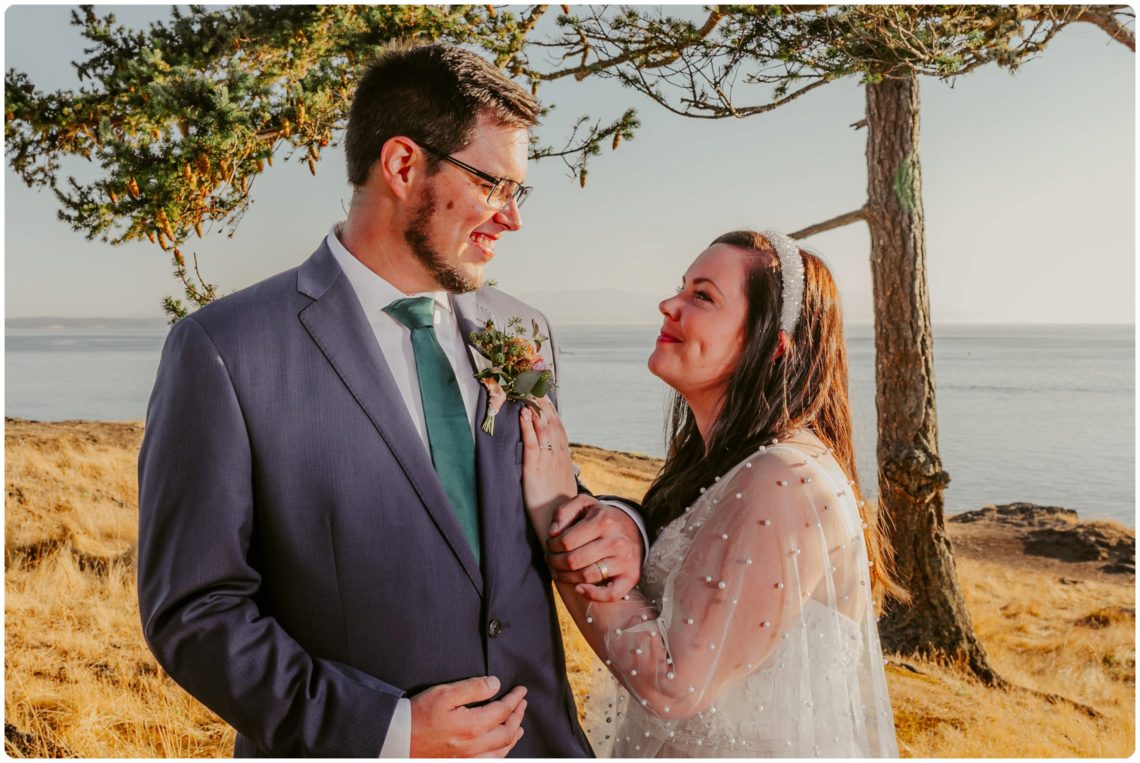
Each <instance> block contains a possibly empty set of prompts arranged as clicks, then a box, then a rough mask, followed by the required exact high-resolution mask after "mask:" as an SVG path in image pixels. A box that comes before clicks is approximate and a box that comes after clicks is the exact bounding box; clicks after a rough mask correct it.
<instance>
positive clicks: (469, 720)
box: [411, 676, 526, 758]
mask: <svg viewBox="0 0 1140 763" xmlns="http://www.w3.org/2000/svg"><path fill="white" fill-rule="evenodd" d="M498 691H499V679H498V678H495V677H494V676H487V677H486V678H483V677H479V678H468V679H466V680H465V681H456V682H455V683H450V684H440V685H438V686H433V687H431V688H430V689H426V690H424V691H422V692H420V693H419V694H417V695H416V696H414V697H412V749H411V754H412V757H413V758H503V757H506V755H507V753H508V752H510V751H511V749H512V748H513V747H514V746H515V745H516V744H518V741H519V740H520V739H522V735H523V730H522V719H523V713H524V712H525V711H526V700H525V699H523V697H525V696H526V688H525V687H523V686H516V687H515V688H513V689H511V690H510V691H509V692H507V693H506V694H505V695H503V697H502V698H501V699H498V700H496V701H494V702H488V703H487V704H485V705H482V706H480V707H467V705H469V704H472V703H475V702H485V701H486V700H489V699H490V698H491V697H493V696H495V693H496V692H498Z"/></svg>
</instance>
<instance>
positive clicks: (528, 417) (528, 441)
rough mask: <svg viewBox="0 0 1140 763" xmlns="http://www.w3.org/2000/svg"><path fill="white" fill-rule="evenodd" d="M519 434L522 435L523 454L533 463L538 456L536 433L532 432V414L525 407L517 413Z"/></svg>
mask: <svg viewBox="0 0 1140 763" xmlns="http://www.w3.org/2000/svg"><path fill="white" fill-rule="evenodd" d="M519 433H520V434H521V435H522V442H523V452H524V454H525V455H526V457H528V458H530V459H532V461H533V459H534V458H535V457H537V456H538V455H539V453H538V433H537V432H535V431H534V414H533V413H531V411H530V408H527V407H526V406H525V405H524V406H523V409H522V412H521V413H519Z"/></svg>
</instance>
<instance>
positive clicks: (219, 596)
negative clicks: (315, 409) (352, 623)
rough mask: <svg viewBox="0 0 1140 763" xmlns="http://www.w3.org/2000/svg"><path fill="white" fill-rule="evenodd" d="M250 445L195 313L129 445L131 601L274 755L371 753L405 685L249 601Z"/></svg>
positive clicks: (181, 670) (196, 688)
mask: <svg viewBox="0 0 1140 763" xmlns="http://www.w3.org/2000/svg"><path fill="white" fill-rule="evenodd" d="M252 461H253V453H252V452H251V448H250V441H249V437H248V434H247V431H246V427H245V421H244V418H243V415H242V411H241V408H240V404H239V400H238V397H237V395H236V394H235V390H234V387H233V384H232V382H231V379H230V375H229V372H228V370H227V368H226V365H225V361H224V359H223V358H222V356H221V355H220V353H219V352H218V351H217V349H216V348H215V346H214V343H213V342H212V341H211V339H210V337H209V336H208V335H207V333H206V331H205V330H204V329H203V328H202V326H201V325H200V324H199V323H198V322H197V321H196V320H195V319H194V318H193V317H191V318H187V319H185V320H183V321H181V322H180V323H179V324H177V325H176V326H175V327H174V328H173V329H172V330H171V332H170V335H169V337H168V338H167V341H166V345H165V347H164V348H163V353H162V360H161V363H160V365H159V370H158V378H157V380H156V382H155V387H154V392H153V393H152V395H151V399H150V403H149V405H148V408H147V421H146V433H145V437H144V439H143V444H142V450H141V452H140V455H139V546H138V560H139V561H138V580H139V609H140V613H141V616H142V624H143V632H144V635H145V636H146V640H147V644H148V645H149V646H150V649H151V651H152V652H154V655H155V657H156V658H157V659H158V661H159V663H160V664H161V665H162V667H163V668H164V669H165V670H166V671H167V672H168V673H169V674H170V676H171V677H172V678H174V680H175V681H177V682H178V683H179V684H180V685H181V686H182V687H183V688H185V689H186V690H187V691H188V692H190V694H192V695H193V696H195V697H196V698H197V699H199V700H200V701H201V702H202V703H203V704H205V705H206V706H207V707H209V708H210V709H211V710H213V711H214V712H216V713H217V714H218V715H220V716H221V717H222V718H223V719H224V720H225V721H226V722H227V723H229V724H230V725H232V726H233V727H234V728H236V729H237V730H238V731H239V732H241V733H242V734H243V735H245V736H247V737H249V738H250V739H252V740H253V741H254V742H255V743H256V744H257V745H258V747H259V748H260V749H261V750H263V751H265V752H268V753H271V754H273V755H275V756H290V757H299V756H319V757H357V756H360V757H363V756H369V757H376V756H377V755H379V753H380V750H381V747H382V745H383V743H384V738H385V735H386V733H387V729H388V725H389V723H390V721H391V718H392V714H393V713H394V711H395V709H396V704H397V701H398V700H399V698H400V697H401V696H403V694H404V692H402V691H401V690H400V689H398V688H396V687H393V686H390V685H388V684H386V683H384V682H382V681H380V680H379V679H377V678H375V677H373V676H371V675H368V674H366V673H363V672H361V671H359V670H357V669H355V668H352V667H350V666H348V665H344V664H341V663H338V662H334V661H331V660H324V659H317V658H315V657H313V656H312V655H310V654H308V653H307V652H306V651H305V650H304V649H303V648H302V647H301V646H300V645H299V644H298V643H297V642H296V641H295V640H294V639H293V638H291V637H290V635H289V634H288V633H287V632H286V631H285V630H284V629H283V628H282V627H281V626H280V624H279V623H278V622H277V621H276V620H275V619H274V618H272V617H269V616H266V615H264V614H263V613H262V612H261V611H259V607H258V604H257V594H258V590H259V588H260V584H261V576H260V573H259V572H258V570H257V568H256V566H255V565H254V564H252V563H251V561H250V544H251V538H252V535H253V527H254V523H255V522H256V520H257V516H256V514H257V511H256V505H255V502H254V497H253V491H252V481H251V470H252Z"/></svg>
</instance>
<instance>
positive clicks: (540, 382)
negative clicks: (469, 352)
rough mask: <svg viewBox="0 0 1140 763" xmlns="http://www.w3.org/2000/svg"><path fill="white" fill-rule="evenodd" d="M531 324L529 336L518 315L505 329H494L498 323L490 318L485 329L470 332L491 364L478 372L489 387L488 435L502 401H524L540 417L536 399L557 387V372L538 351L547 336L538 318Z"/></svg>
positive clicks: (479, 349) (474, 345) (477, 348)
mask: <svg viewBox="0 0 1140 763" xmlns="http://www.w3.org/2000/svg"><path fill="white" fill-rule="evenodd" d="M530 324H531V338H530V339H527V338H526V332H525V331H524V330H523V325H522V319H521V318H517V317H516V318H511V319H510V320H509V321H507V328H506V330H505V331H500V330H499V329H497V328H495V322H494V321H490V320H489V321H487V323H486V324H485V325H484V326H483V330H482V331H472V332H471V346H472V347H473V348H475V350H477V351H478V352H479V354H480V355H482V356H483V357H484V358H486V359H487V361H488V362H489V363H490V366H488V367H487V368H484V369H483V370H482V371H480V372H479V373H477V374H475V378H476V379H478V380H479V381H480V382H482V383H483V384H484V385H485V386H486V387H487V396H488V398H487V415H486V416H484V417H483V426H482V429H483V431H484V432H486V433H487V434H494V433H495V414H497V413H498V412H499V409H500V408H502V407H503V403H505V402H506V401H508V400H512V401H514V402H516V403H522V404H523V405H526V406H527V407H529V408H530V409H531V410H532V411H534V412H535V413H537V414H539V415H540V416H541V415H542V411H541V409H539V407H538V405H537V404H536V402H535V401H536V400H538V398H540V397H542V396H543V395H545V394H546V393H547V392H549V391H550V390H551V389H553V388H554V387H555V384H554V372H553V371H551V370H550V369H548V368H547V367H546V361H545V360H543V359H542V356H541V355H539V354H538V353H539V350H541V349H542V343H543V342H545V341H546V340H547V338H548V337H545V336H543V335H542V334H540V333H539V331H538V323H537V322H536V321H531V322H530Z"/></svg>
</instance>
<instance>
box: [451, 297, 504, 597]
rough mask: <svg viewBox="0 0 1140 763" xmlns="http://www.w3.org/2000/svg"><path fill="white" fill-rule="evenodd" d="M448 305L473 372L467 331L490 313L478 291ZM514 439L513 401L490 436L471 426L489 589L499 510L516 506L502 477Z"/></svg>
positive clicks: (499, 536)
mask: <svg viewBox="0 0 1140 763" xmlns="http://www.w3.org/2000/svg"><path fill="white" fill-rule="evenodd" d="M451 304H452V307H453V308H454V309H455V318H456V321H457V322H458V324H459V330H460V331H461V332H462V334H463V338H464V340H467V341H468V356H469V358H470V359H471V373H473V374H474V373H476V372H477V371H478V370H479V365H478V361H477V360H476V357H477V354H478V351H477V350H475V349H474V348H472V347H471V346H470V336H471V332H472V331H481V330H482V329H483V326H484V324H486V322H487V321H488V320H489V319H491V318H493V317H494V316H493V315H492V314H491V311H490V310H489V309H488V308H487V306H486V305H484V304H483V303H482V302H481V301H480V299H479V293H478V292H470V293H467V294H455V295H452V297H451ZM496 324H498V321H496ZM479 357H481V356H479ZM479 386H480V389H479V404H478V409H477V411H476V417H475V420H476V421H477V422H479V423H482V421H483V416H484V415H485V413H486V411H487V388H486V387H484V386H483V385H481V384H480V385H479ZM518 441H519V437H518V408H517V406H516V405H515V404H513V403H506V404H504V405H503V407H502V409H501V410H500V411H499V414H498V415H497V416H496V417H495V434H494V435H489V434H487V433H486V432H484V431H483V430H482V429H481V428H478V427H477V428H476V429H475V462H476V470H477V472H478V475H479V522H480V531H481V535H482V538H483V559H484V565H483V574H484V577H485V585H486V587H487V588H488V589H491V590H493V588H492V586H493V585H494V578H495V565H494V562H495V560H496V559H503V558H505V557H504V553H503V552H502V551H501V550H500V549H499V547H498V544H499V543H500V542H501V541H502V540H503V538H504V533H503V532H501V531H499V530H500V529H501V528H502V527H503V526H504V525H505V520H504V519H502V518H501V513H502V512H504V511H512V510H514V509H515V508H517V507H518V484H517V483H514V482H513V481H511V480H504V479H503V477H504V476H505V475H512V474H514V471H515V455H516V454H515V449H516V447H517V445H518ZM508 551H509V550H508ZM508 556H509V554H508Z"/></svg>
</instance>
